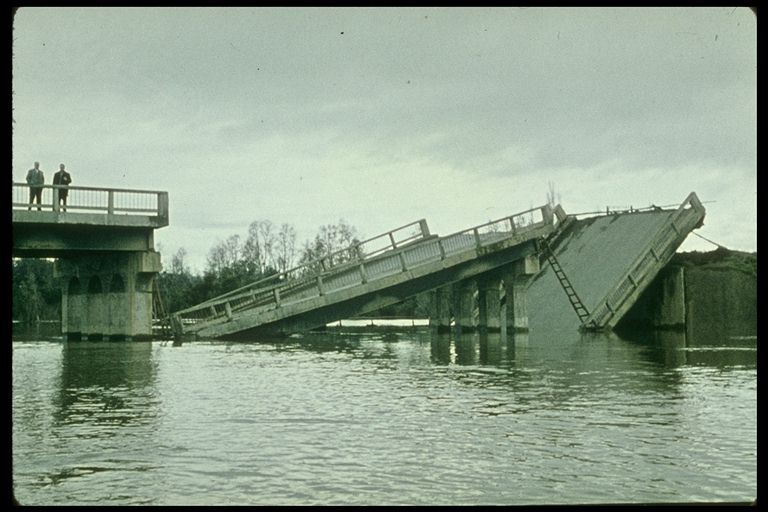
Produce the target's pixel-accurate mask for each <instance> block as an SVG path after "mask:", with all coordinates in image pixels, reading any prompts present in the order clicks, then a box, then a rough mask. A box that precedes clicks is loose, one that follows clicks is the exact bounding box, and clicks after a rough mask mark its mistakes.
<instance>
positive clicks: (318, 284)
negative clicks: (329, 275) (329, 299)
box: [317, 276, 325, 295]
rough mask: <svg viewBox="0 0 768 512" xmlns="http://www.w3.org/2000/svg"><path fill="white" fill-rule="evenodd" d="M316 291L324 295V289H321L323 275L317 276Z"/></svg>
mask: <svg viewBox="0 0 768 512" xmlns="http://www.w3.org/2000/svg"><path fill="white" fill-rule="evenodd" d="M317 291H318V293H319V294H320V295H325V291H324V290H323V277H322V276H317Z"/></svg>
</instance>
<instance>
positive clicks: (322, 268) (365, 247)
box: [185, 219, 430, 311]
mask: <svg viewBox="0 0 768 512" xmlns="http://www.w3.org/2000/svg"><path fill="white" fill-rule="evenodd" d="M429 236H430V234H429V226H427V221H426V220H424V219H421V220H418V221H415V222H411V223H409V224H405V225H404V226H400V227H398V228H395V229H392V230H389V231H387V232H386V233H383V234H381V235H377V236H375V237H372V238H368V239H366V240H363V241H355V242H354V243H352V244H351V245H350V246H348V247H345V248H343V249H339V250H337V251H334V252H331V253H329V254H327V255H324V256H321V257H319V258H315V259H313V260H310V261H307V262H304V263H302V264H300V265H298V266H296V267H293V268H291V269H289V270H286V271H284V272H279V273H276V274H272V275H270V276H267V277H264V278H262V279H259V280H257V281H254V282H253V283H250V284H247V285H245V286H242V287H240V288H237V289H235V290H232V291H230V292H227V293H224V294H222V295H219V296H217V297H214V298H212V299H209V300H207V301H205V302H203V303H201V304H199V305H198V306H195V307H203V306H208V305H210V304H212V303H218V302H221V301H223V300H227V299H230V298H232V297H238V296H240V295H243V294H248V295H250V294H251V293H252V292H253V291H255V290H272V289H273V288H274V287H275V286H284V285H285V283H287V282H288V281H291V280H293V281H297V280H301V281H306V280H312V279H314V277H315V276H316V275H318V274H322V273H324V272H328V271H331V270H335V269H338V268H339V267H341V266H344V265H349V264H350V262H356V261H359V260H361V259H365V258H372V257H375V256H377V255H379V254H382V253H384V252H386V251H389V250H392V249H397V248H398V247H403V246H405V245H407V244H410V243H413V242H415V241H418V240H422V239H424V238H426V237H429ZM185 311H186V310H185Z"/></svg>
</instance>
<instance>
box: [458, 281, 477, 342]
mask: <svg viewBox="0 0 768 512" xmlns="http://www.w3.org/2000/svg"><path fill="white" fill-rule="evenodd" d="M475 290H476V285H475V281H474V280H473V279H465V280H464V281H459V282H458V283H455V284H454V285H453V327H454V330H455V332H456V334H457V335H460V334H461V333H468V332H472V331H474V330H475V326H474V322H473V318H472V313H473V312H474V309H475V308H474V306H475V303H474V299H475Z"/></svg>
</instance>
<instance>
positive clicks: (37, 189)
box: [27, 162, 45, 211]
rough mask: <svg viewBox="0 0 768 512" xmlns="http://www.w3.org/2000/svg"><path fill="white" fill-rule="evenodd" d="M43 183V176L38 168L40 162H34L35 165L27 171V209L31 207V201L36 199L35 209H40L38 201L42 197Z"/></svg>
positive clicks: (39, 201)
mask: <svg viewBox="0 0 768 512" xmlns="http://www.w3.org/2000/svg"><path fill="white" fill-rule="evenodd" d="M43 183H45V176H44V175H43V171H41V170H40V162H35V166H34V167H33V168H32V169H30V170H29V171H28V172H27V185H29V208H28V209H29V210H31V209H32V202H33V201H34V200H35V199H37V211H40V210H42V208H40V203H41V202H42V197H43Z"/></svg>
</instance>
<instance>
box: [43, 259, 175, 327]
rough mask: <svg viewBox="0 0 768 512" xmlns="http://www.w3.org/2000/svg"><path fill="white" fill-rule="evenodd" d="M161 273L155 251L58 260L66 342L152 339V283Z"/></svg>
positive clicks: (56, 268)
mask: <svg viewBox="0 0 768 512" xmlns="http://www.w3.org/2000/svg"><path fill="white" fill-rule="evenodd" d="M160 269H161V265H160V254H159V253H157V252H154V251H147V252H128V251H124V252H113V253H106V254H104V253H99V254H81V255H79V256H77V257H73V258H68V259H60V260H58V261H57V262H56V267H55V272H56V276H57V277H58V278H59V280H60V282H61V285H62V334H63V335H64V337H65V339H68V340H69V339H71V340H76V339H93V340H100V339H125V340H132V339H150V338H151V336H152V282H153V279H154V278H155V276H156V274H157V272H159V271H160Z"/></svg>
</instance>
